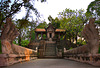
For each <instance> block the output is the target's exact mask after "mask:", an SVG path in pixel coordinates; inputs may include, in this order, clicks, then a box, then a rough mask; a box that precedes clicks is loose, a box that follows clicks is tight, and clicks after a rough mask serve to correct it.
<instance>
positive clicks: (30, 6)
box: [0, 0, 46, 28]
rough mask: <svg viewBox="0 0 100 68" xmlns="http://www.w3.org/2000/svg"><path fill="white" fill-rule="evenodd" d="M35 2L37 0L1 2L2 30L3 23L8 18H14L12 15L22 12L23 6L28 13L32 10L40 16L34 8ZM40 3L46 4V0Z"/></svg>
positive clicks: (0, 0) (3, 0)
mask: <svg viewBox="0 0 100 68" xmlns="http://www.w3.org/2000/svg"><path fill="white" fill-rule="evenodd" d="M34 1H35V0H0V28H1V26H2V24H3V21H4V20H5V19H6V18H7V17H12V15H14V14H15V13H17V12H18V11H20V9H21V7H22V6H24V7H25V8H26V9H27V12H29V11H30V10H32V11H34V12H35V14H36V15H38V11H37V9H36V8H35V7H34ZM37 1H38V0H37ZM40 1H41V2H45V1H46V0H40ZM27 16H29V15H27ZM27 16H26V18H27Z"/></svg>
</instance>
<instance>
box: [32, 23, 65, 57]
mask: <svg viewBox="0 0 100 68" xmlns="http://www.w3.org/2000/svg"><path fill="white" fill-rule="evenodd" d="M64 33H65V30H64V29H56V28H55V27H54V26H53V25H52V24H49V26H48V27H47V28H44V29H39V28H36V29H35V39H36V42H35V43H38V46H37V47H38V53H39V57H42V58H43V57H62V51H63V50H62V49H61V48H60V49H59V48H58V46H59V45H57V40H60V39H61V38H62V37H63V35H64ZM44 36H45V37H44ZM35 43H34V44H35Z"/></svg>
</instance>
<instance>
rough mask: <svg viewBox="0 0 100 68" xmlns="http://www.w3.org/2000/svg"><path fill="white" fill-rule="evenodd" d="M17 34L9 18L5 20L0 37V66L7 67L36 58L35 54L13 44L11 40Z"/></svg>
mask: <svg viewBox="0 0 100 68" xmlns="http://www.w3.org/2000/svg"><path fill="white" fill-rule="evenodd" d="M18 35H19V32H18V30H17V28H16V27H15V25H14V24H13V23H12V21H11V19H10V18H7V21H6V25H5V26H4V28H3V32H2V35H1V45H2V54H0V66H9V65H12V64H14V63H17V62H22V61H29V60H31V59H36V58H37V52H36V51H35V50H31V49H28V48H25V47H21V46H18V45H15V44H13V43H12V42H13V40H14V39H15V38H16V36H18Z"/></svg>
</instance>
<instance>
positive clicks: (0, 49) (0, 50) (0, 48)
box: [0, 40, 2, 54]
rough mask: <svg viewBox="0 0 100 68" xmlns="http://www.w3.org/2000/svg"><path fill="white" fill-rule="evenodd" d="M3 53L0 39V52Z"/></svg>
mask: <svg viewBox="0 0 100 68" xmlns="http://www.w3.org/2000/svg"><path fill="white" fill-rule="evenodd" d="M1 53H2V47H1V40H0V54H1Z"/></svg>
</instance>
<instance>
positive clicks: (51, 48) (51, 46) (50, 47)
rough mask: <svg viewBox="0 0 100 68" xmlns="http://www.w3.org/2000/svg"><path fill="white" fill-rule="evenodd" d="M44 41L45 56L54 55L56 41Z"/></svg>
mask: <svg viewBox="0 0 100 68" xmlns="http://www.w3.org/2000/svg"><path fill="white" fill-rule="evenodd" d="M46 43H47V44H46V50H45V57H56V43H55V42H54V41H50V42H49V41H47V42H46Z"/></svg>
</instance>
